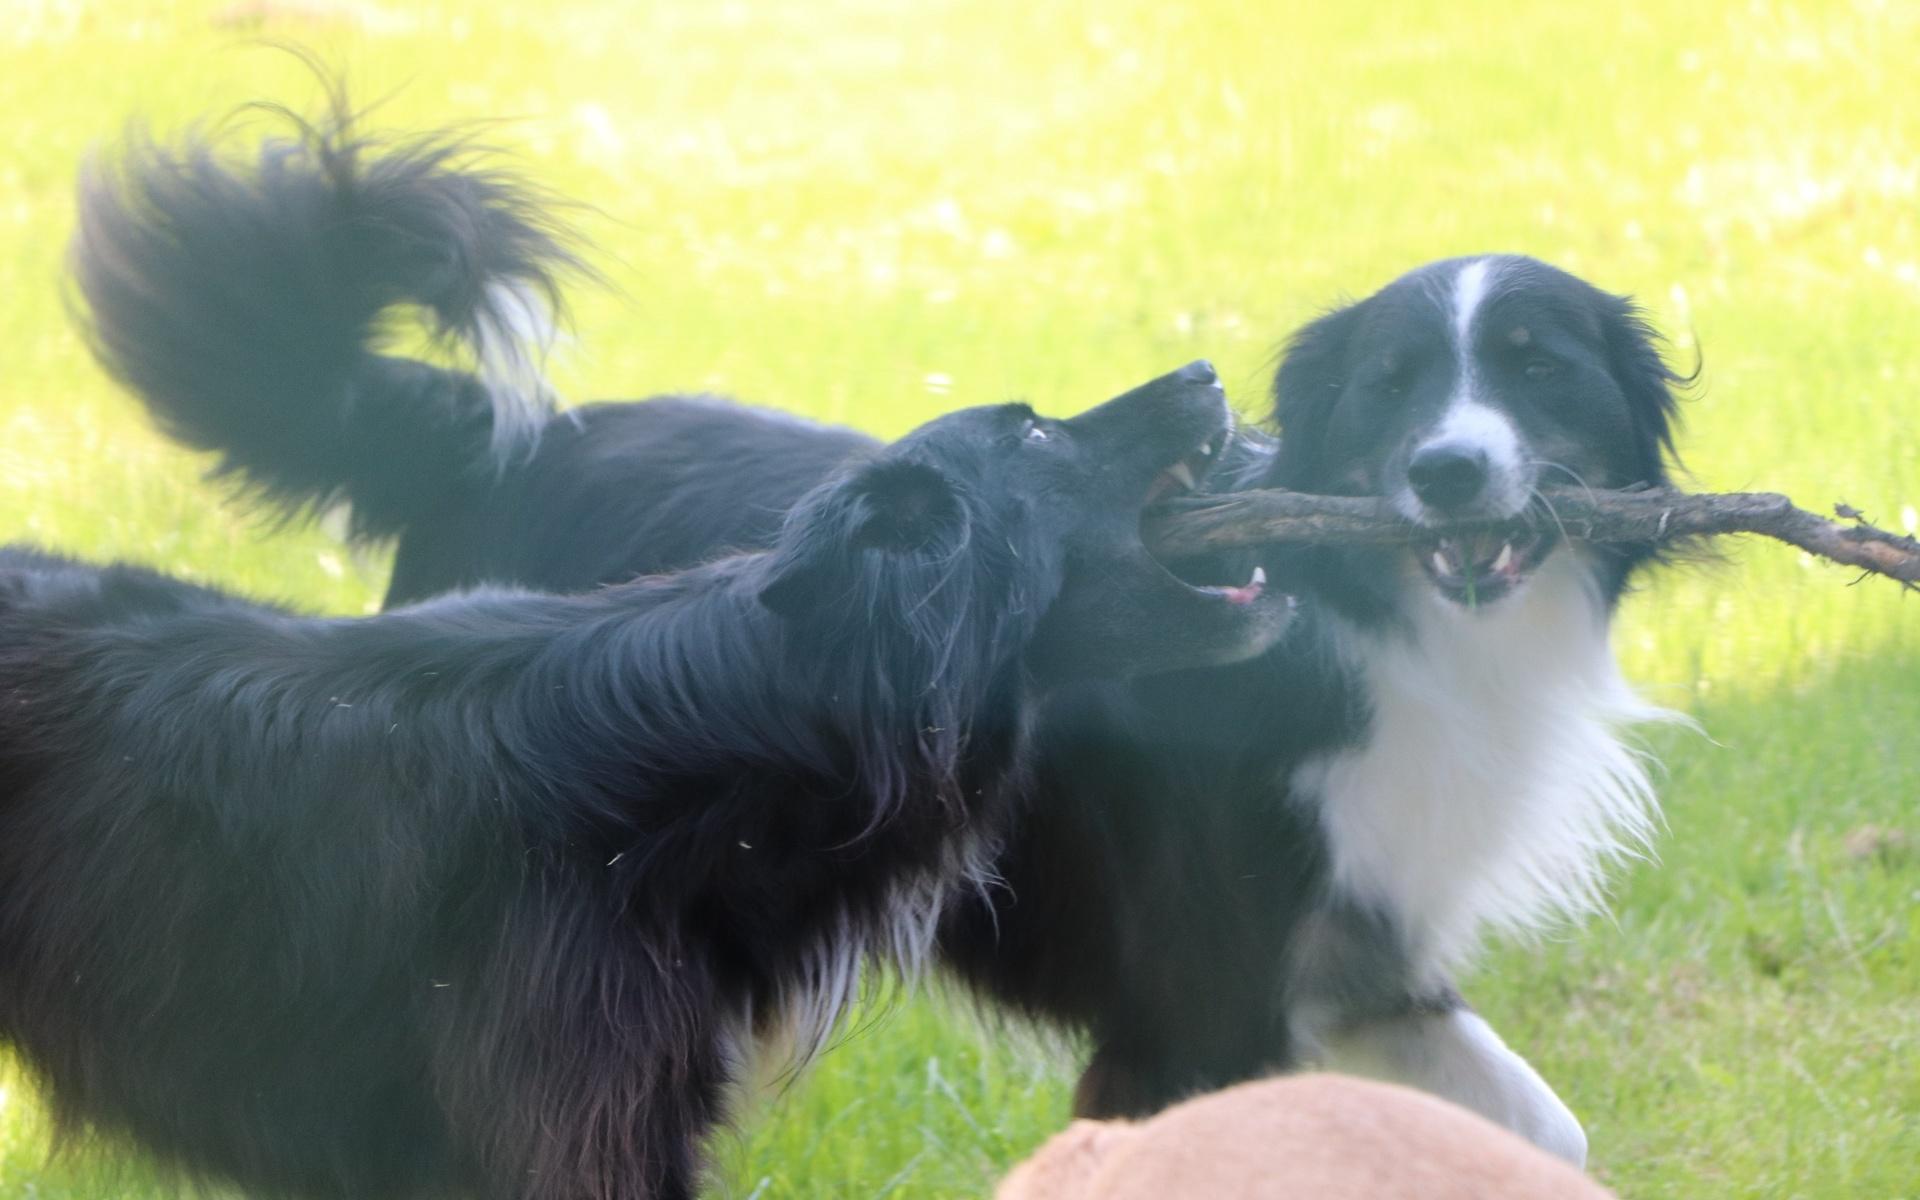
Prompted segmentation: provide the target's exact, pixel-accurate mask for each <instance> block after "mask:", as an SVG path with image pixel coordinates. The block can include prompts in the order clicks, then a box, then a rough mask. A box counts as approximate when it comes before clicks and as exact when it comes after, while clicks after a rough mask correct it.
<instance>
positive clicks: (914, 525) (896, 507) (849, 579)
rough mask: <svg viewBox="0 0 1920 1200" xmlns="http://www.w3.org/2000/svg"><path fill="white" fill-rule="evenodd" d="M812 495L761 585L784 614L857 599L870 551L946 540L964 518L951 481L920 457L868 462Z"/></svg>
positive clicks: (901, 550)
mask: <svg viewBox="0 0 1920 1200" xmlns="http://www.w3.org/2000/svg"><path fill="white" fill-rule="evenodd" d="M816 500H817V502H816V503H814V504H809V505H803V506H802V509H801V511H800V512H798V513H796V519H795V520H794V521H793V522H792V523H791V524H790V525H789V526H788V529H787V536H785V537H783V538H782V539H781V542H782V544H781V546H780V547H779V548H778V549H777V550H775V551H774V560H773V563H772V565H771V567H770V568H769V572H768V578H767V582H766V583H765V584H764V585H763V586H762V587H761V589H760V602H761V603H762V604H765V605H766V606H767V607H768V608H770V609H772V610H773V611H774V612H777V613H779V614H781V615H782V616H794V615H797V614H799V613H801V612H803V611H806V610H808V609H810V608H815V607H818V606H821V605H831V604H845V603H848V602H849V601H852V600H855V599H857V594H856V592H855V588H854V585H855V584H856V583H857V582H858V580H859V577H860V573H861V572H863V571H865V570H868V569H870V565H871V564H870V563H869V561H868V554H867V552H869V551H880V552H882V553H883V554H910V553H914V552H917V551H921V550H925V549H928V548H930V547H934V546H939V545H951V544H953V543H954V542H955V541H957V540H958V538H959V537H960V535H961V534H962V533H963V532H964V531H965V528H966V524H967V515H966V507H965V505H963V504H962V503H961V497H960V492H959V490H958V489H957V488H956V487H955V486H954V484H953V481H952V480H950V479H949V478H947V476H946V475H944V474H942V473H941V472H940V471H939V470H937V469H936V468H934V467H931V466H928V465H927V464H925V463H914V462H877V463H868V464H867V465H866V466H863V467H861V468H859V469H858V470H857V471H855V472H854V473H853V474H852V475H851V476H849V477H848V478H846V479H844V480H841V481H840V482H839V483H836V484H832V485H829V487H828V488H827V489H826V491H825V492H824V493H823V494H821V495H819V496H818V497H817V498H816Z"/></svg>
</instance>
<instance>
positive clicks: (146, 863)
mask: <svg viewBox="0 0 1920 1200" xmlns="http://www.w3.org/2000/svg"><path fill="white" fill-rule="evenodd" d="M1227 420H1228V409H1227V407H1226V404H1225V400H1224V396H1223V393H1222V392H1221V390H1220V388H1219V386H1218V384H1217V383H1216V382H1215V380H1214V376H1213V372H1212V370H1211V368H1208V367H1206V366H1205V364H1197V365H1196V366H1194V367H1189V368H1185V369H1183V370H1182V371H1180V372H1176V373H1174V374H1172V375H1169V376H1166V377H1164V378H1162V379H1159V380H1156V381H1154V382H1153V383H1150V384H1148V385H1145V386H1143V387H1141V388H1139V389H1137V390H1135V391H1134V392H1131V393H1129V394H1127V395H1126V396H1123V397H1121V398H1119V399H1116V400H1114V401H1112V402H1110V403H1108V404H1106V405H1103V406H1101V407H1100V408H1098V409H1095V410H1093V411H1091V412H1089V413H1087V414H1085V415H1083V416H1081V417H1078V418H1075V419H1073V420H1068V421H1057V422H1056V421H1047V420H1042V419H1040V418H1037V417H1035V416H1034V415H1033V413H1032V412H1031V411H1030V410H1029V409H1027V408H1026V407H1025V406H1023V405H1005V406H999V407H991V408H982V409H971V410H966V411H962V412H958V413H954V414H951V415H949V416H946V417H943V418H940V419H939V420H937V421H934V422H932V423H930V424H929V425H926V426H924V427H922V428H921V429H919V430H917V431H915V432H914V433H912V434H909V435H908V436H907V437H905V438H903V439H902V440H901V441H899V442H897V443H895V444H894V445H893V446H891V447H889V448H888V449H887V450H885V451H884V452H882V453H880V454H878V455H876V456H874V457H872V458H871V459H870V460H869V461H867V462H865V463H863V464H861V465H859V466H858V467H856V468H854V469H853V470H852V471H851V472H850V473H849V474H847V475H846V476H845V477H844V478H841V479H839V480H838V481H835V482H830V483H828V484H825V485H823V486H822V487H820V488H819V489H818V490H816V491H815V492H813V493H812V494H811V495H810V496H809V497H808V498H806V499H803V500H802V501H801V503H800V505H799V506H798V508H797V509H796V510H795V512H794V513H793V515H792V516H791V517H790V518H789V519H788V520H787V521H786V523H785V525H784V527H783V529H782V531H781V532H780V534H779V535H778V536H777V537H776V539H775V545H774V548H773V549H772V550H771V551H769V552H764V553H760V554H755V555H744V556H738V557H734V558H730V559H724V560H721V561H718V562H716V563H713V564H710V565H708V566H704V567H700V568H697V569H693V570H689V571H687V572H685V573H682V574H679V575H674V576H665V577H658V578H652V579H647V580H642V581H639V582H635V583H631V584H626V585H622V586H618V587H612V588H607V589H602V590H598V591H595V592H592V593H590V594H586V595H582V596H579V597H574V598H560V597H553V596H544V595H536V594H531V593H518V592H500V591H481V592H475V593H472V594H467V595H461V596H456V597H450V598H446V599H442V600H437V601H433V602H429V603H426V604H422V605H419V606H417V607H414V608H409V609H405V610H402V611H397V612H392V613H388V614H385V615H383V616H379V617H370V618H362V619H346V620H324V619H316V618H303V617H298V616H294V615H290V614H288V613H286V612H283V611H280V610H276V609H271V608H265V607H262V606H259V605H254V604H250V603H246V602H243V601H241V600H238V599H234V598H231V597H228V596H224V595H221V594H219V593H217V592H212V591H208V590H205V589H200V588H195V587H190V586H187V585H185V584H182V583H179V582H176V581H174V580H171V579H169V578H166V577H164V576H160V575H156V574H153V573H151V572H148V571H144V570H140V569H137V568H131V567H106V568H96V567H89V566H83V565H80V564H76V563H71V562H66V561H63V560H60V559H57V558H52V557H48V556H45V555H41V554H38V553H35V552H31V551H24V550H9V551H4V552H0V1036H4V1037H5V1038H6V1039H7V1040H9V1041H11V1042H12V1043H13V1044H14V1045H15V1046H16V1047H17V1048H18V1049H19V1050H20V1052H21V1053H22V1055H23V1057H24V1058H25V1060H26V1061H27V1062H28V1064H30V1066H31V1067H32V1068H33V1070H34V1071H35V1072H36V1073H37V1074H38V1075H39V1076H40V1077H42V1078H43V1079H44V1080H46V1081H47V1083H48V1084H49V1085H50V1087H51V1093H52V1099H53V1102H54V1105H55V1108H56V1111H57V1112H58V1114H59V1115H60V1117H61V1118H62V1119H63V1120H64V1121H65V1122H67V1123H70V1124H74V1125H80V1126H86V1127H92V1128H95V1129H99V1130H102V1131H105V1132H108V1133H111V1134H123V1135H128V1136H130V1137H131V1138H132V1139H133V1140H134V1141H135V1142H137V1143H138V1144H140V1145H142V1146H144V1147H145V1148H147V1149H149V1150H151V1151H153V1152H155V1153H156V1154H158V1155H160V1156H161V1157H163V1158H165V1159H167V1160H170V1161H172V1162H174V1163H176V1164H178V1165H179V1166H180V1167H182V1168H183V1169H185V1170H186V1171H187V1172H188V1173H190V1174H194V1175H212V1176H217V1177H224V1178H226V1179H230V1180H232V1181H234V1182H237V1183H239V1184H240V1185H241V1186H242V1187H245V1188H248V1189H253V1190H255V1191H257V1192H259V1193H262V1194H274V1195H281V1194H285V1195H294V1196H309V1197H342V1198H345V1197H354V1198H355V1200H368V1198H370V1197H415V1196H418V1197H428V1196H432V1197H440V1196H449V1195H454V1194H462V1195H466V1194H471V1195H476V1196H486V1197H502V1198H505V1197H538V1198H552V1200H561V1198H563V1197H564V1198H567V1200H578V1198H580V1197H608V1198H610V1197H616V1196H618V1197H634V1196H648V1197H685V1196H690V1195H691V1194H692V1190H693V1187H694V1181H695V1179H696V1176H697V1173H698V1166H699V1162H700V1157H699V1148H700V1144H701V1139H702V1136H703V1135H704V1134H705V1133H706V1132H707V1131H708V1130H709V1128H710V1127H711V1126H712V1125H713V1124H714V1123H715V1122H716V1121H719V1120H721V1119H723V1118H724V1115H725V1108H724V1097H723V1092H724V1090H725V1089H726V1088H727V1086H728V1085H729V1084H731V1083H734V1082H736V1081H737V1080H738V1079H739V1078H740V1076H741V1074H742V1069H743V1065H744V1064H745V1062H746V1061H747V1060H748V1059H749V1058H750V1057H751V1056H752V1054H751V1052H752V1050H753V1048H754V1046H755V1045H756V1043H758V1042H760V1041H761V1040H762V1039H767V1038H770V1037H775V1036H779V1037H780V1038H781V1039H782V1040H784V1039H785V1038H788V1037H792V1038H795V1039H797V1044H798V1046H799V1047H800V1053H801V1054H802V1056H804V1055H805V1054H807V1053H809V1052H810V1051H811V1050H812V1049H813V1048H814V1047H817V1046H818V1045H819V1043H820V1041H821V1039H822V1038H823V1037H824V1036H825V1034H826V1032H827V1031H828V1029H829V1028H830V1026H831V1025H832V1023H833V1021H834V1019H835V1018H836V1017H837V1016H838V1015H839V1013H840V1012H841V1011H842V1010H843V1009H844V1008H845V1006H846V1004H847V1003H848V1002H849V1000H850V999H851V998H852V997H853V994H854V990H855V984H856V980H857V976H858V970H859V966H860V964H861V962H862V960H864V959H866V958H869V957H874V956H878V957H880V958H882V959H885V960H888V961H890V962H891V963H893V964H895V965H896V966H898V967H899V968H901V969H902V970H903V971H907V972H911V971H912V970H913V969H914V968H915V967H916V966H917V965H918V964H919V962H920V960H921V959H922V958H923V956H924V954H925V952H926V950H927V949H928V946H929V944H930V943H931V941H932V939H933V936H934V932H935V928H936V923H937V921H938V919H939V918H940V916H941V914H942V912H943V909H944V907H945V906H946V903H947V900H948V899H949V897H951V896H953V895H955V894H957V893H961V892H965V891H968V890H974V891H978V890H981V889H983V888H985V887H986V885H987V883H988V881H989V879H990V876H991V863H992V861H993V859H994V858H995V856H996V850H997V841H998V837H999V835H1000V833H1001V830H1002V827H1003V825H1004V823H1005V820H1006V816H1007V810H1008V807H1009V804H1010V803H1011V798H1012V797H1013V796H1014V795H1015V794H1016V793H1017V791H1018V787H1017V785H1018V782H1019V779H1020V777H1021V775H1022V773H1023V770H1024V766H1025V764H1026V762H1027V759H1028V755H1027V753H1026V750H1025V747H1026V745H1027V741H1028V725H1029V722H1030V717H1031V712H1032V704H1031V696H1032V694H1033V691H1034V688H1035V686H1036V682H1035V679H1034V675H1035V673H1036V672H1038V673H1039V674H1041V675H1043V676H1044V677H1046V678H1051V679H1054V680H1061V681H1065V680H1071V679H1074V678H1079V677H1084V676H1116V675H1118V676H1125V675H1128V674H1131V673H1133V672H1135V671H1139V670H1156V669H1164V668H1166V667H1169V666H1185V665H1192V664H1195V663H1206V662H1222V661H1229V660H1232V659H1236V658H1240V657H1245V656H1247V655H1251V654H1256V653H1259V652H1260V651H1261V650H1263V649H1265V648H1266V646H1267V645H1268V644H1270V643H1271V642H1272V640H1273V639H1274V638H1275V637H1276V636H1277V635H1278V633H1279V630H1280V628H1281V627H1282V626H1283V625H1284V623H1285V621H1286V618H1287V615H1288V612H1289V610H1290V605H1289V604H1288V603H1287V602H1286V600H1285V598H1284V597H1280V596H1277V595H1271V594H1269V595H1261V594H1259V593H1260V589H1257V588H1255V589H1250V590H1243V589H1212V590H1203V589H1196V588H1190V587H1188V586H1186V585H1184V584H1180V583H1178V582H1175V581H1174V580H1173V579H1172V577H1171V576H1168V575H1167V574H1166V573H1165V571H1164V570H1163V569H1161V568H1160V567H1159V566H1158V565H1157V564H1155V563H1154V562H1153V560H1152V559H1150V558H1149V557H1148V556H1147V555H1146V554H1145V552H1144V551H1143V550H1142V549H1141V547H1140V542H1139V532H1138V520H1139V513H1140V510H1141V507H1142V505H1143V504H1144V503H1145V502H1146V500H1147V498H1148V497H1149V496H1150V495H1151V494H1153V493H1154V492H1155V491H1156V490H1157V489H1158V488H1159V487H1160V486H1161V484H1159V483H1158V482H1157V480H1158V479H1159V477H1160V476H1162V475H1163V474H1164V473H1165V472H1166V471H1167V470H1168V469H1169V468H1174V469H1176V470H1178V471H1185V470H1188V469H1190V468H1188V467H1187V466H1185V465H1183V464H1185V463H1187V462H1190V461H1192V460H1193V459H1195V458H1196V457H1197V454H1198V451H1197V450H1196V448H1197V447H1201V446H1205V447H1207V448H1208V449H1209V451H1210V452H1213V451H1217V450H1218V449H1219V447H1220V445H1221V444H1222V442H1224V440H1225V437H1226V430H1227ZM1146 597H1157V598H1158V599H1157V600H1151V599H1146ZM1200 628H1205V629H1207V630H1208V631H1209V632H1207V633H1205V634H1197V633H1196V630H1197V629H1200ZM1169 631H1170V635H1169ZM1030 667H1031V668H1032V669H1030Z"/></svg>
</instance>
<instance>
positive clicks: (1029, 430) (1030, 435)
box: [1020, 421, 1053, 442]
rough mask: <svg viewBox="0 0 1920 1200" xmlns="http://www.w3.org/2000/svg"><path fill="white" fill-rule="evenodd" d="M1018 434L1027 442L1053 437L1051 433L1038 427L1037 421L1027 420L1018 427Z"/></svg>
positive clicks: (1041, 440) (1046, 439)
mask: <svg viewBox="0 0 1920 1200" xmlns="http://www.w3.org/2000/svg"><path fill="white" fill-rule="evenodd" d="M1020 436H1021V437H1022V438H1023V439H1025V440H1026V441H1029V442H1044V441H1048V440H1050V439H1052V437H1053V435H1052V434H1050V433H1048V432H1047V431H1046V430H1045V429H1042V428H1041V427H1040V423H1039V422H1038V421H1028V422H1027V423H1026V424H1024V425H1022V426H1021V427H1020Z"/></svg>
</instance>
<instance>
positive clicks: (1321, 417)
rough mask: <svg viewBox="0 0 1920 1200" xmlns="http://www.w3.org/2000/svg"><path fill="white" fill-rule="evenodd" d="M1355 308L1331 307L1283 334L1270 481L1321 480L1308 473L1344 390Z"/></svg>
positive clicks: (1310, 486) (1306, 485) (1297, 484)
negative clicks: (1276, 435)
mask: <svg viewBox="0 0 1920 1200" xmlns="http://www.w3.org/2000/svg"><path fill="white" fill-rule="evenodd" d="M1362 303H1364V302H1362ZM1360 308H1361V305H1360V304H1349V305H1348V306H1347V307H1345V308H1338V309H1335V310H1334V311H1332V312H1330V313H1328V314H1327V315H1325V316H1323V317H1321V318H1320V319H1319V320H1317V321H1314V322H1313V323H1312V324H1309V325H1306V326H1303V327H1302V328H1301V329H1299V330H1298V331H1297V332H1295V333H1294V335H1293V336H1292V337H1291V338H1289V339H1287V349H1286V354H1285V356H1284V357H1283V358H1282V359H1281V360H1280V370H1279V371H1278V372H1277V373H1275V375H1274V377H1273V420H1274V423H1275V424H1276V425H1277V426H1278V427H1279V429H1280V453H1279V455H1278V456H1277V457H1276V458H1275V460H1274V469H1273V481H1274V482H1276V483H1280V484H1282V485H1283V486H1286V487H1291V488H1298V489H1302V490H1317V488H1318V486H1319V484H1320V482H1321V481H1319V480H1317V479H1314V478H1313V472H1314V470H1315V468H1316V466H1317V465H1318V464H1319V462H1320V459H1321V457H1322V455H1321V454H1320V449H1321V448H1322V447H1324V446H1325V445H1326V435H1327V423H1328V422H1329V421H1330V420H1331V419H1332V417H1333V410H1334V406H1335V405H1336V404H1338V403H1339V400H1340V394H1341V393H1342V392H1343V391H1345V390H1346V386H1347V373H1348V371H1349V370H1350V369H1351V366H1350V363H1349V358H1348V353H1347V343H1348V341H1349V340H1350V339H1351V338H1352V336H1353V331H1354V329H1355V327H1357V326H1358V325H1359V323H1360Z"/></svg>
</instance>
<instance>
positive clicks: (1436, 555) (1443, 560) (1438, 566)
mask: <svg viewBox="0 0 1920 1200" xmlns="http://www.w3.org/2000/svg"><path fill="white" fill-rule="evenodd" d="M1433 569H1434V570H1436V571H1438V572H1440V573H1441V574H1442V575H1451V574H1453V568H1452V567H1449V566H1448V565H1447V556H1446V554H1445V553H1444V552H1442V551H1439V550H1435V551H1434V552H1433Z"/></svg>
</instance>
